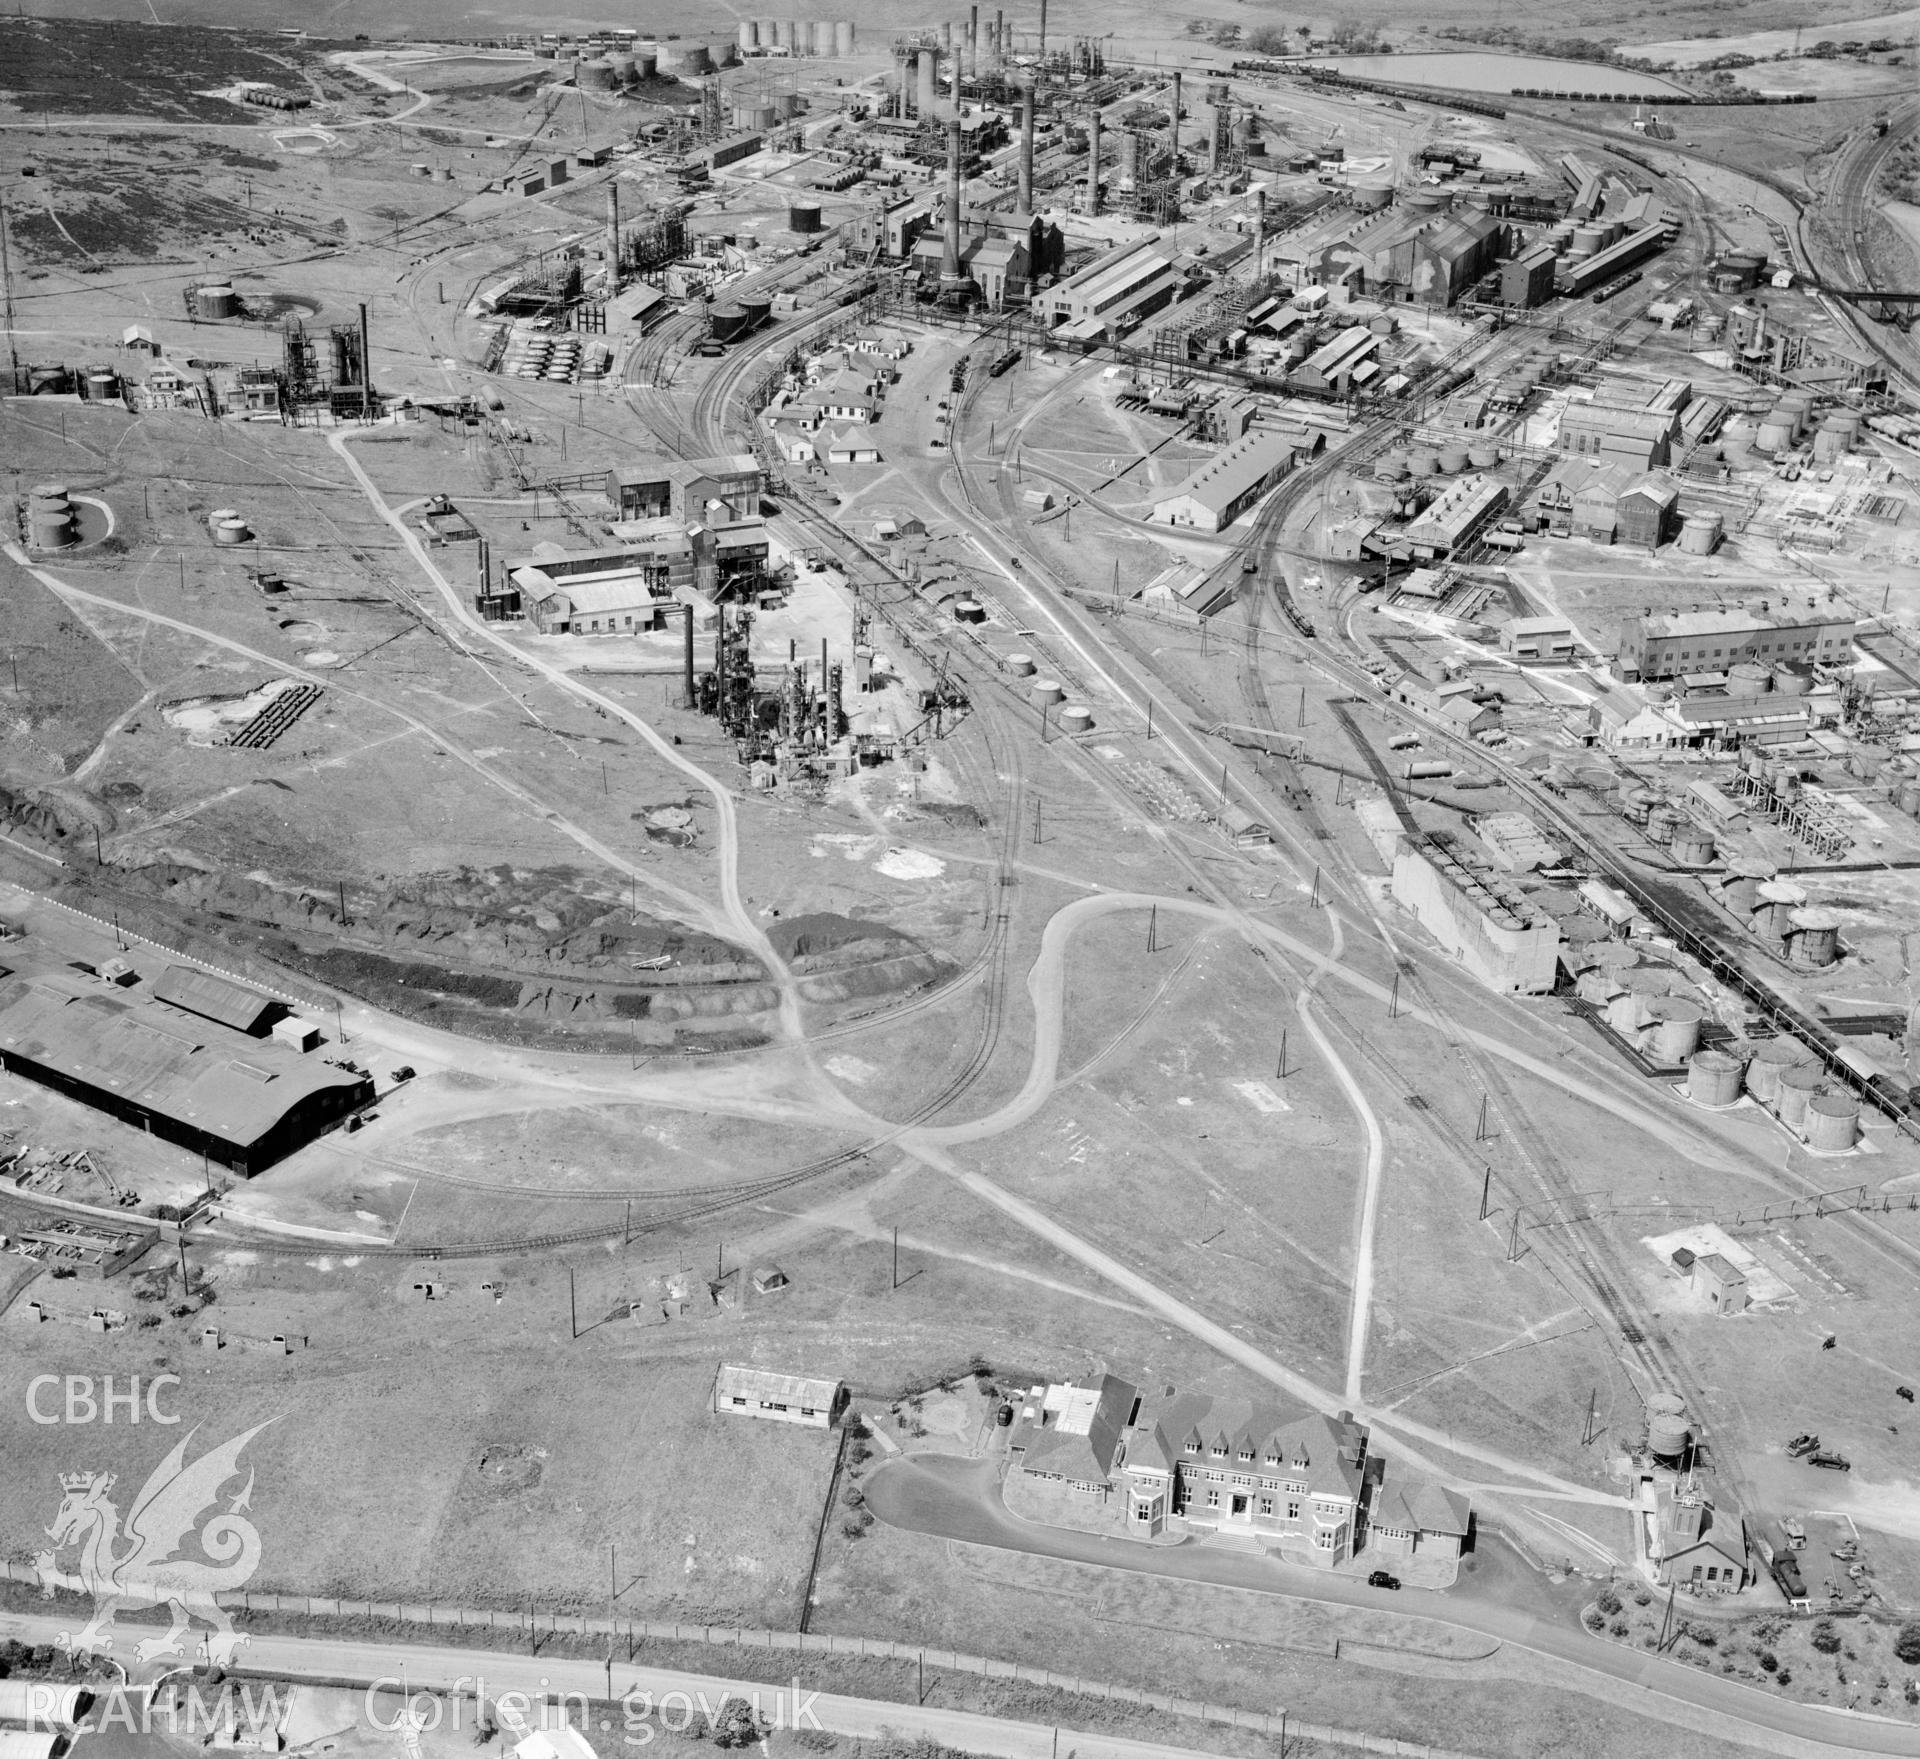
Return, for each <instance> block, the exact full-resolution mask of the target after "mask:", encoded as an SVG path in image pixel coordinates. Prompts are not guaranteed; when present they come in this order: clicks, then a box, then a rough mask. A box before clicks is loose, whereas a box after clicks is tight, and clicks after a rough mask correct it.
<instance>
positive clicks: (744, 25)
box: [734, 18, 760, 49]
mask: <svg viewBox="0 0 1920 1759" xmlns="http://www.w3.org/2000/svg"><path fill="white" fill-rule="evenodd" d="M734 41H735V42H737V43H738V44H739V45H740V47H741V48H743V49H757V48H759V47H760V27H759V25H757V24H756V23H755V22H754V21H753V20H752V19H750V18H743V19H741V21H740V22H739V24H738V25H737V26H735V28H734Z"/></svg>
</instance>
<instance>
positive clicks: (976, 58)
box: [967, 6, 980, 79]
mask: <svg viewBox="0 0 1920 1759" xmlns="http://www.w3.org/2000/svg"><path fill="white" fill-rule="evenodd" d="M979 77H980V8H979V7H978V6H970V7H968V8H967V78H968V79H978V78H979Z"/></svg>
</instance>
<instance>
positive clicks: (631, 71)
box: [607, 55, 638, 86]
mask: <svg viewBox="0 0 1920 1759" xmlns="http://www.w3.org/2000/svg"><path fill="white" fill-rule="evenodd" d="M607 65H608V66H609V67H611V68H612V69H613V82H614V84H615V85H621V86H630V85H632V84H633V82H634V77H635V74H636V72H637V71H638V66H637V63H636V62H635V61H634V58H633V57H632V56H631V55H609V56H608V57H607Z"/></svg>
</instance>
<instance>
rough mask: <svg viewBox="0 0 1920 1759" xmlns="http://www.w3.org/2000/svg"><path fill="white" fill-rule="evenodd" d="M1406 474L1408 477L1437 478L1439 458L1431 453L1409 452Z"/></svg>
mask: <svg viewBox="0 0 1920 1759" xmlns="http://www.w3.org/2000/svg"><path fill="white" fill-rule="evenodd" d="M1407 473H1408V475H1410V476H1437V475H1439V473H1440V460H1439V457H1438V456H1437V455H1436V454H1434V453H1432V452H1409V453H1408V454H1407Z"/></svg>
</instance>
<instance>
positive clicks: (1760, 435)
mask: <svg viewBox="0 0 1920 1759" xmlns="http://www.w3.org/2000/svg"><path fill="white" fill-rule="evenodd" d="M1753 449H1754V450H1755V451H1756V452H1791V451H1792V450H1793V423H1792V421H1791V420H1789V419H1788V418H1787V417H1786V416H1782V415H1769V416H1767V417H1765V418H1764V419H1763V420H1762V421H1761V423H1760V426H1759V429H1758V431H1757V432H1756V433H1755V434H1754V436H1753Z"/></svg>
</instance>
